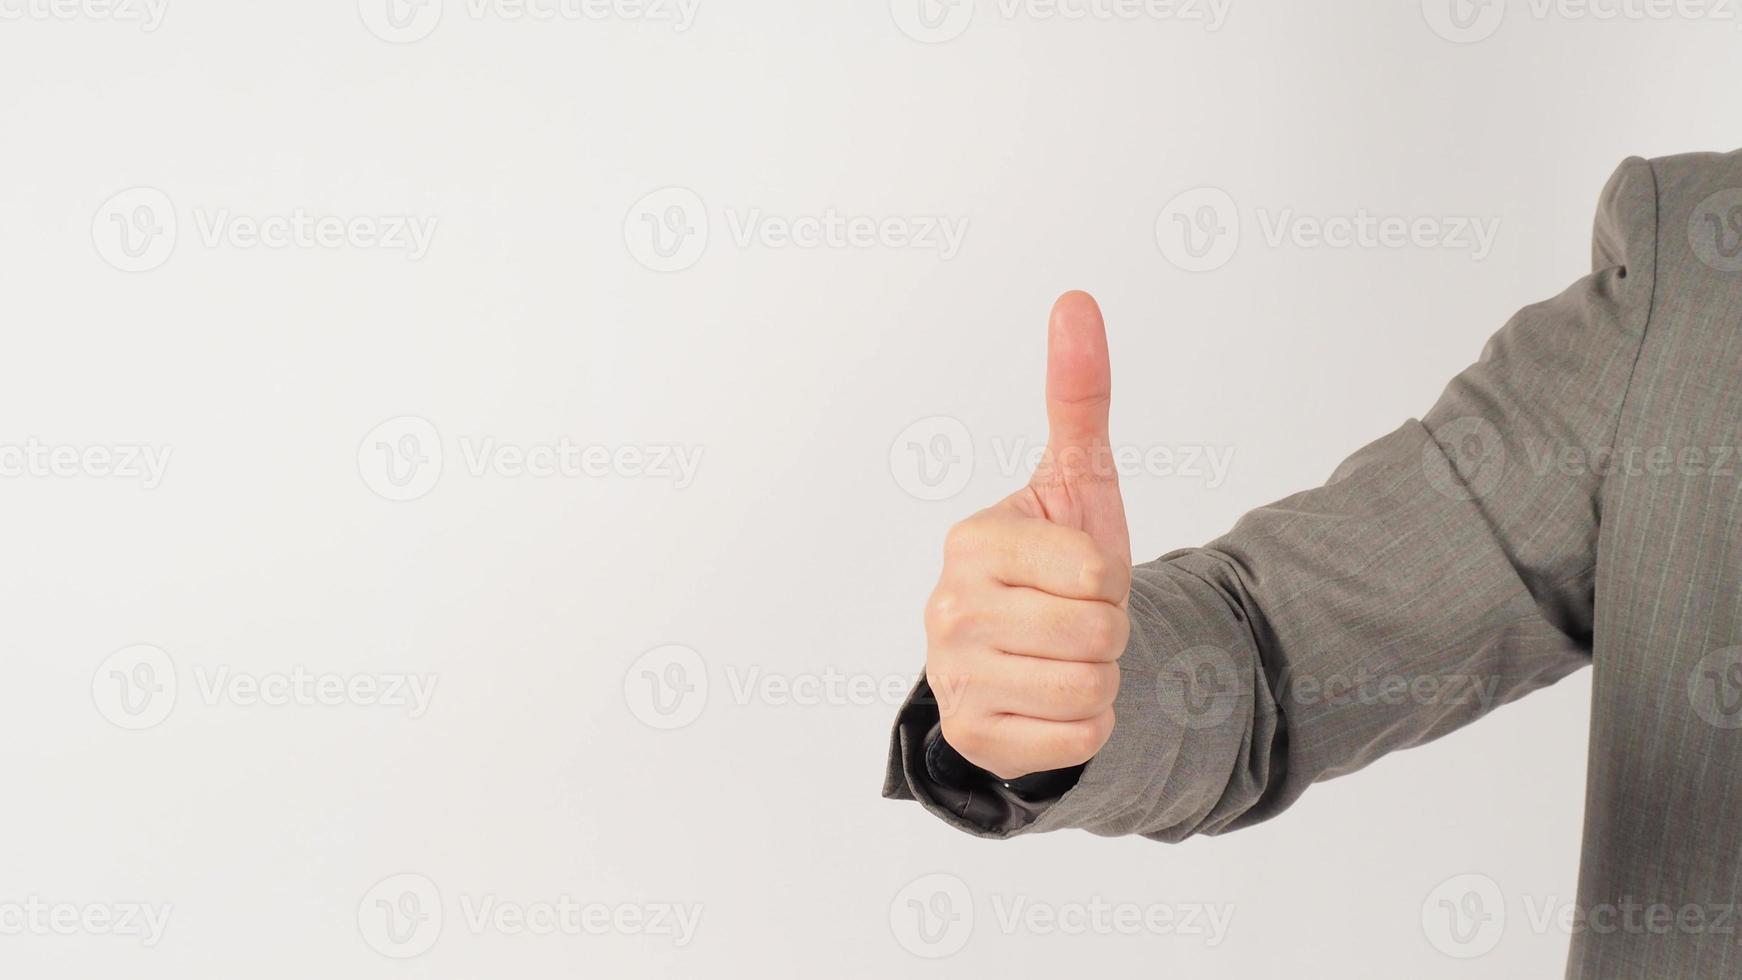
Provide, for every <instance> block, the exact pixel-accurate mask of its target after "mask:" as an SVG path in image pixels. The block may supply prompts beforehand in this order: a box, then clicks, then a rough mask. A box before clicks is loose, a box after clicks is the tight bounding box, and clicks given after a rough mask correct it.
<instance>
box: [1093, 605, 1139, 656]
mask: <svg viewBox="0 0 1742 980" xmlns="http://www.w3.org/2000/svg"><path fill="white" fill-rule="evenodd" d="M1130 628H1131V621H1130V620H1129V619H1127V618H1126V615H1125V611H1124V610H1122V609H1119V608H1118V607H1116V606H1105V607H1104V608H1102V609H1097V610H1095V611H1094V612H1093V613H1092V614H1091V615H1090V616H1089V617H1088V618H1087V621H1086V622H1085V623H1084V624H1083V637H1084V639H1085V640H1086V641H1087V642H1088V644H1089V647H1090V649H1091V650H1092V651H1093V652H1094V653H1096V654H1100V655H1111V656H1115V657H1116V656H1118V655H1119V654H1121V653H1123V652H1125V641H1126V639H1127V638H1128V633H1127V631H1128V630H1129V629H1130Z"/></svg>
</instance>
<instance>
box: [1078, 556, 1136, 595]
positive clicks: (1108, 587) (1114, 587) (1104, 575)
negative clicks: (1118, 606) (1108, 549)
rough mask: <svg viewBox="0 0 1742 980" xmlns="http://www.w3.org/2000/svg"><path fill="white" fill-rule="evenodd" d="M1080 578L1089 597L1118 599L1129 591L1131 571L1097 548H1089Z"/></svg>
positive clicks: (1084, 558)
mask: <svg viewBox="0 0 1742 980" xmlns="http://www.w3.org/2000/svg"><path fill="white" fill-rule="evenodd" d="M1081 576H1082V583H1083V589H1084V591H1085V592H1087V593H1088V594H1089V595H1093V596H1097V597H1103V598H1108V599H1112V598H1120V597H1123V596H1124V595H1125V593H1126V592H1128V591H1130V589H1131V569H1130V568H1129V567H1127V566H1126V565H1125V564H1124V563H1123V562H1117V561H1114V560H1113V559H1111V558H1109V557H1107V556H1106V555H1104V554H1102V553H1101V551H1100V550H1099V549H1097V548H1093V547H1091V548H1090V549H1089V553H1088V554H1086V555H1085V556H1084V557H1083V563H1082V572H1081Z"/></svg>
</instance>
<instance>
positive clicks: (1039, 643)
mask: <svg viewBox="0 0 1742 980" xmlns="http://www.w3.org/2000/svg"><path fill="white" fill-rule="evenodd" d="M1111 375H1112V372H1111V369H1110V368H1109V366H1108V360H1107V331H1106V327H1105V325H1104V324H1103V323H1102V321H1101V311H1100V308H1099V307H1097V306H1096V305H1095V301H1094V299H1093V298H1091V297H1090V296H1089V295H1088V294H1087V293H1066V294H1065V295H1064V296H1061V297H1059V300H1058V302H1057V303H1056V304H1054V305H1053V310H1052V320H1051V323H1050V324H1049V326H1048V331H1047V369H1046V413H1047V424H1048V428H1049V433H1048V437H1047V448H1046V453H1045V455H1044V456H1043V457H1042V461H1041V463H1040V466H1039V468H1038V469H1037V470H1036V471H1035V473H1034V475H1033V477H1031V478H1030V480H1029V482H1028V486H1026V487H1024V488H1023V489H1021V490H1019V491H1017V492H1016V493H1014V494H1012V495H1011V496H1009V497H1007V498H1005V499H1004V500H1003V501H1001V502H999V503H997V504H994V505H993V506H991V507H989V508H987V509H986V510H983V511H981V512H979V513H978V514H975V515H974V516H972V517H970V518H968V519H967V520H965V521H963V522H961V523H960V524H957V525H956V526H955V527H954V528H952V529H951V530H950V533H949V537H948V539H947V541H946V542H945V545H944V571H943V576H942V577H941V578H940V579H939V581H938V585H937V588H936V589H935V590H933V592H932V595H931V599H930V601H929V602H927V604H926V610H925V633H926V666H925V672H926V679H927V680H928V681H929V682H930V684H931V688H932V693H933V694H934V695H936V697H937V699H938V713H939V716H940V719H941V722H942V726H943V735H944V739H945V740H946V741H948V742H949V743H950V745H951V746H952V747H954V748H955V750H956V751H957V752H960V753H961V754H962V756H963V757H964V758H966V759H967V760H968V761H969V762H972V763H973V764H975V765H977V766H979V767H980V768H982V769H985V770H987V771H989V772H991V773H992V774H994V775H996V776H998V777H999V778H1000V779H1006V780H1009V779H1016V778H1018V777H1021V776H1025V775H1027V774H1029V773H1034V772H1042V771H1045V770H1048V769H1063V768H1066V767H1068V766H1074V765H1077V764H1079V763H1082V762H1086V761H1088V760H1089V758H1090V757H1092V756H1093V755H1094V754H1095V753H1096V752H1099V751H1100V750H1101V746H1103V745H1105V744H1106V743H1107V739H1108V737H1109V736H1111V735H1112V733H1113V699H1114V697H1115V695H1117V694H1118V692H1119V663H1118V661H1119V655H1120V654H1121V653H1122V652H1124V650H1125V641H1126V638H1127V637H1128V636H1129V635H1130V632H1131V621H1130V618H1129V617H1128V616H1127V615H1126V598H1127V595H1128V593H1129V592H1130V590H1131V539H1130V536H1129V534H1128V533H1127V531H1126V527H1125V504H1124V501H1123V500H1121V499H1120V496H1119V476H1118V472H1117V470H1116V469H1115V467H1114V461H1113V452H1112V446H1111V445H1110V443H1109V442H1108V437H1107V409H1108V406H1109V405H1110V404H1111V401H1112V377H1111Z"/></svg>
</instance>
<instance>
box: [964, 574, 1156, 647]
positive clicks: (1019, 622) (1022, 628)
mask: <svg viewBox="0 0 1742 980" xmlns="http://www.w3.org/2000/svg"><path fill="white" fill-rule="evenodd" d="M983 623H984V625H983V626H981V627H980V628H979V629H977V630H974V631H973V635H971V636H970V637H968V639H970V640H973V641H976V642H982V643H985V644H987V645H988V646H991V647H992V648H993V649H996V650H1001V651H1003V652H1005V653H1011V654H1017V655H1020V656H1024V657H1040V658H1043V659H1046V660H1071V661H1077V662H1079V663H1112V662H1114V661H1116V660H1118V659H1119V656H1120V655H1121V654H1123V653H1124V652H1125V644H1126V642H1127V641H1128V640H1129V639H1130V636H1131V617H1130V616H1128V615H1126V612H1125V610H1124V609H1122V608H1120V607H1119V606H1118V605H1116V604H1115V603H1113V602H1111V601H1104V600H1085V599H1066V598H1062V597H1060V596H1057V595H1049V594H1047V593H1045V592H1041V591H1040V590H1038V589H1022V588H1017V589H998V590H996V592H995V593H994V594H993V595H991V596H989V597H988V608H987V611H986V615H985V617H984V620H983Z"/></svg>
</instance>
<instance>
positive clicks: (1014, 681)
mask: <svg viewBox="0 0 1742 980" xmlns="http://www.w3.org/2000/svg"><path fill="white" fill-rule="evenodd" d="M976 659H977V661H978V662H977V664H976V665H975V666H974V667H971V668H970V670H971V674H972V676H973V677H975V678H977V679H978V684H977V689H976V690H974V691H972V692H970V697H971V699H972V702H971V703H972V704H974V705H976V706H978V707H980V708H985V709H990V710H994V711H997V712H998V713H1000V714H1014V715H1022V716H1024V717H1027V718H1040V719H1042V720H1045V721H1083V720H1085V719H1089V718H1093V717H1095V716H1097V715H1099V714H1100V713H1101V712H1103V711H1106V710H1107V709H1109V708H1111V707H1113V699H1114V698H1115V697H1117V696H1118V694H1119V665H1118V664H1115V663H1080V662H1074V661H1068V660H1046V659H1042V658H1040V657H1022V656H1016V655H1014V654H1008V653H1000V652H997V651H993V650H988V651H986V652H985V653H984V654H981V655H979V657H977V658H976Z"/></svg>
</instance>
